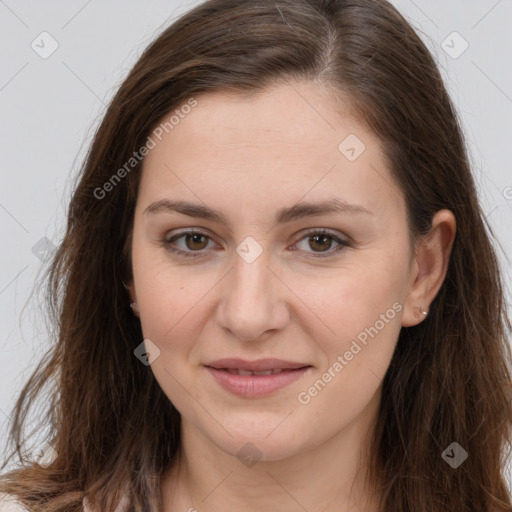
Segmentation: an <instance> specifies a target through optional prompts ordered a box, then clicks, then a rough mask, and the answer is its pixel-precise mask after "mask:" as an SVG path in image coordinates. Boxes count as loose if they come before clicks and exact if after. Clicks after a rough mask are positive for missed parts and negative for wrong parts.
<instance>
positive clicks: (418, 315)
mask: <svg viewBox="0 0 512 512" xmlns="http://www.w3.org/2000/svg"><path fill="white" fill-rule="evenodd" d="M415 310H416V312H415V313H414V318H419V317H420V316H421V315H420V313H421V314H422V315H423V316H427V315H428V311H427V310H426V309H423V307H422V306H416V307H415Z"/></svg>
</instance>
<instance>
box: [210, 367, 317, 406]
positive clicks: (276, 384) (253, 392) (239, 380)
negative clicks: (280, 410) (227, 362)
mask: <svg viewBox="0 0 512 512" xmlns="http://www.w3.org/2000/svg"><path fill="white" fill-rule="evenodd" d="M310 368H311V366H307V367H305V368H298V369H296V370H283V371H282V372H281V373H275V374H273V375H235V374H234V373H229V372H227V371H225V370H217V369H216V368H212V367H210V366H207V367H206V369H207V370H208V371H209V372H210V373H211V374H212V375H213V377H214V379H215V380H216V381H217V382H218V383H219V384H220V385H221V386H222V387H223V388H224V389H225V390H226V391H229V392H230V393H232V394H233V395H237V396H240V397H242V398H259V397H262V396H267V395H270V394H272V393H274V392H276V391H278V390H280V389H283V388H284V387H286V386H289V385H290V384H292V383H293V382H295V381H296V380H298V379H300V378H301V377H302V376H303V375H304V374H305V373H306V372H307V371H308V370H309V369H310Z"/></svg>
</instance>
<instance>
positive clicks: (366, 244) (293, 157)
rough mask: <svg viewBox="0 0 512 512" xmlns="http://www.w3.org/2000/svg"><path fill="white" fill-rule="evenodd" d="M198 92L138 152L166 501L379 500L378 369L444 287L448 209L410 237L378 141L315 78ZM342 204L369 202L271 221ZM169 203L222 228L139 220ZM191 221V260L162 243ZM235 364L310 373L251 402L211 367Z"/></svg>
mask: <svg viewBox="0 0 512 512" xmlns="http://www.w3.org/2000/svg"><path fill="white" fill-rule="evenodd" d="M197 100H198V106H197V107H196V108H195V109H193V110H192V112H191V113H190V114H189V115H187V116H186V117H185V118H184V119H182V120H181V121H180V123H179V125H178V126H176V127H175V128H174V129H173V130H172V131H170V132H169V133H168V134H166V135H165V136H164V137H163V139H162V141H161V142H159V143H158V145H157V146H156V147H155V148H154V149H153V150H151V151H150V153H149V154H148V156H147V157H146V159H145V163H144V170H143V173H142V177H141V183H140V188H139V193H138V201H137V206H136V211H135V222H134V232H133V242H132V260H133V280H132V281H131V282H130V284H129V288H130V294H131V298H132V301H134V302H137V304H138V306H137V307H136V308H135V309H134V313H135V314H136V315H137V316H139V317H140V321H141V324H142V329H143V333H144V337H145V339H148V338H149V339H150V340H151V341H152V342H153V343H155V344H156V345H157V346H158V348H159V350H160V355H159V357H157V358H156V360H155V361H154V362H153V363H152V364H151V366H150V368H151V371H152V372H153V373H154V376H155V378H156V379H157V381H158V383H159V384H160V386H161V387H162V389H163V391H164V392H165V394H166V396H168V397H169V400H171V401H172V403H173V404H174V405H175V407H176V408H177V409H178V411H179V412H180V413H181V417H182V439H181V447H180V456H179V457H178V458H177V460H176V461H175V463H174V464H173V465H172V467H170V468H169V470H168V472H167V473H166V474H165V476H164V478H163V482H162V497H163V500H164V510H165V512H174V511H187V510H190V511H192V510H194V508H193V507H195V508H196V509H197V510H199V511H201V512H210V511H218V510H244V511H249V512H250V511H257V510H258V511H260V510H280V511H282V512H292V511H294V512H295V511H298V510H303V509H306V510H308V511H310V512H313V511H318V512H320V511H334V510H336V511H338V512H339V511H362V510H364V511H366V512H372V511H377V510H378V507H377V496H378V495H377V494H369V491H371V490H372V488H371V487H367V488H365V486H364V484H365V479H364V471H365V469H366V467H367V464H368V453H367V447H368V438H369V435H370V434H371V432H372V430H373V427H374V424H375V421H376V417H377V411H378V407H379V403H380V399H381V388H382V378H383V377H384V375H385V373H386V370H387V368H388V366H389V363H390V361H391V357H392V355H393V351H394V348H395V345H396V342H397V338H398V335H399V332H400V329H401V328H402V327H407V326H412V325H415V324H417V323H419V322H421V321H423V320H424V318H425V317H424V316H423V315H420V317H419V318H416V317H415V315H414V314H415V312H416V310H417V308H418V306H420V307H423V308H424V309H426V310H428V309H429V305H430V303H431V302H432V301H433V300H434V298H435V296H436V294H437V292H438V291H439V288H440V287H441V285H442V282H443V280H444V277H445V274H446V269H447V264H448V259H449V254H450V251H451V247H452V244H453V239H454V236H455V229H456V226H455V219H454V216H453V214H452V213H451V212H450V211H447V210H442V211H440V212H438V213H437V214H436V216H435V218H434V221H433V226H432V230H431V232H430V233H429V235H428V236H427V237H425V239H421V240H419V241H417V243H416V246H414V245H413V244H412V243H411V240H410V238H409V232H408V228H407V216H406V207H405V201H404V197H403V194H402V192H401V190H400V189H399V188H398V187H397V186H396V184H395V182H394V181H393V179H392V177H391V174H390V172H389V169H387V167H386V160H385V157H384V155H383V153H382V151H381V149H380V147H379V141H378V140H377V139H376V138H375V137H374V136H373V135H372V134H371V133H370V132H369V131H368V129H366V128H365V127H364V126H363V125H362V124H361V123H360V122H359V121H358V120H357V119H356V118H355V117H354V116H353V115H352V114H351V111H350V109H349V104H348V102H346V103H344V104H341V105H340V102H337V103H336V102H335V100H334V98H333V95H332V94H330V92H329V90H328V89H327V88H326V86H324V85H322V84H319V83H314V82H293V84H286V83H282V84H279V85H274V86H273V87H272V88H269V89H267V90H265V91H264V93H263V94H259V95H255V96H243V95H238V94H233V93H231V94H228V93H220V92H215V93H208V94H205V95H202V96H199V97H197ZM349 134H356V135H357V137H358V138H359V139H360V140H361V141H363V143H364V144H365V146H366V149H365V151H364V152H363V153H362V154H361V155H360V156H359V157H358V158H357V159H356V160H355V161H349V160H348V159H347V158H346V157H345V155H344V154H342V153H341V152H340V151H339V149H338V146H339V144H340V143H341V142H342V141H343V140H344V139H345V138H346V137H347V136H348V135H349ZM334 197H336V198H340V199H343V200H344V201H346V202H349V203H353V204H358V205H361V206H363V207H364V208H366V209H367V210H369V211H370V212H371V213H347V212H344V213H329V214H325V215H321V216H315V217H309V218H302V219H298V220H294V221H292V222H289V223H286V224H276V223H275V222H274V216H275V213H276V212H277V210H279V209H280V208H284V207H290V206H293V205H295V204H297V203H298V202H299V201H300V202H301V203H303V202H308V203H309V202H312V203H315V202H320V201H323V200H327V199H331V198H334ZM161 199H170V200H186V201H190V202H193V203H197V204H200V205H207V206H209V207H210V208H213V209H216V210H219V211H221V212H222V213H223V214H224V215H225V217H226V218H227V220H228V223H229V224H228V226H225V225H223V224H221V223H219V222H216V221H212V220H205V219H201V218H193V217H189V216H187V215H183V214H179V213H173V212H170V211H160V212H158V213H151V214H149V213H144V211H145V210H146V208H147V207H148V206H149V205H150V204H152V203H153V202H155V201H158V200H161ZM312 228H318V229H320V228H325V229H328V230H329V231H331V232H332V233H333V234H334V236H339V237H340V238H341V239H345V240H347V241H348V242H349V245H348V246H346V247H344V248H343V247H342V248H341V251H338V252H337V251H336V249H337V248H339V247H341V246H340V244H339V243H337V242H336V241H335V240H334V239H332V238H327V240H325V239H322V238H321V237H320V240H319V241H317V242H316V243H315V241H314V240H311V239H310V238H309V237H311V236H313V235H314V234H315V233H314V229H313V232H311V233H308V232H307V231H306V230H310V229H312ZM187 229H188V230H190V229H197V230H199V231H201V232H202V233H204V234H206V236H207V237H206V238H201V237H199V239H197V240H196V241H194V239H191V238H189V239H188V244H187V238H186V237H182V238H180V239H178V240H175V241H174V242H173V243H172V246H173V247H175V248H178V249H181V250H183V251H188V252H194V251H195V253H196V254H199V257H197V258H187V257H184V256H179V255H176V254H173V253H171V252H169V250H168V249H167V248H166V246H165V245H164V243H163V242H162V240H163V239H165V238H167V239H169V238H171V236H172V235H176V234H179V233H181V232H182V231H185V230H187ZM248 236H251V237H253V238H254V239H255V240H256V241H257V242H258V244H259V245H260V246H261V248H262V250H263V252H262V253H261V255H260V256H259V257H258V258H256V259H255V261H253V262H252V263H247V262H246V261H245V260H244V259H243V258H242V257H241V256H240V255H239V254H237V252H236V248H237V247H238V246H239V245H240V244H241V243H242V241H244V239H245V238H246V237H248ZM293 248H295V250H293ZM315 254H320V255H322V254H328V256H325V257H323V258H321V257H315ZM395 303H398V304H399V305H400V306H401V311H399V312H396V311H395V313H396V315H395V316H394V318H393V319H391V320H389V319H388V322H386V323H385V326H384V328H382V329H380V330H379V332H378V334H377V335H376V336H375V337H374V338H369V341H368V343H367V345H366V346H364V347H363V348H362V350H361V351H360V352H358V353H357V355H355V356H354V357H353V359H352V360H351V361H349V362H348V364H347V365H346V366H344V368H343V370H342V371H341V372H339V373H337V374H336V376H335V377H334V378H332V379H331V381H330V382H329V383H328V384H327V385H326V386H325V388H324V389H322V391H321V392H319V393H317V395H316V396H314V397H312V398H311V400H310V401H309V403H307V404H303V403H300V402H299V400H298V398H297V397H298V394H299V393H300V392H303V391H307V390H308V389H309V388H310V387H311V386H312V385H313V384H314V382H315V381H317V380H318V379H321V378H322V375H323V374H324V372H326V371H327V370H328V368H329V367H332V365H333V363H334V362H335V361H336V360H337V357H338V356H339V355H343V354H344V353H345V352H346V351H347V350H349V348H350V346H351V343H352V342H353V340H355V339H356V337H357V335H358V334H359V333H361V332H362V331H364V329H365V328H368V327H370V326H374V325H375V323H376V321H377V320H379V318H381V317H380V315H381V314H385V313H386V311H388V310H389V309H390V308H392V306H393V304H395ZM224 357H240V358H243V359H247V360H255V359H259V358H266V357H273V358H279V359H284V360H291V361H295V362H302V363H304V364H309V365H311V366H312V368H310V369H309V370H308V372H307V373H306V374H304V375H303V376H302V377H301V378H300V379H299V380H298V381H296V382H295V383H293V384H291V385H289V386H288V387H286V388H285V389H282V390H280V391H278V392H276V393H273V394H272V395H270V396H266V397H263V398H242V397H237V396H234V395H231V394H230V393H228V392H227V391H225V390H224V389H223V388H221V387H220V386H219V385H218V384H217V383H216V381H215V380H214V379H213V378H212V376H211V375H210V373H209V372H208V371H207V370H206V369H205V368H204V366H203V365H204V364H206V363H208V362H211V361H213V360H215V359H220V358H224ZM248 442H250V443H252V444H253V445H255V446H256V447H257V450H258V453H259V455H260V456H261V459H260V460H259V461H258V462H257V463H256V464H255V465H253V466H251V467H248V466H247V465H245V464H244V463H243V462H242V461H241V460H240V459H239V458H238V457H237V452H238V451H239V450H240V449H241V448H242V447H243V446H244V445H245V444H246V443H248ZM335 454H337V455H335Z"/></svg>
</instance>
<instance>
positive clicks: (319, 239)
mask: <svg viewBox="0 0 512 512" xmlns="http://www.w3.org/2000/svg"><path fill="white" fill-rule="evenodd" d="M301 243H302V244H303V246H302V247H299V249H300V250H301V251H303V252H306V253H309V254H310V255H312V256H313V257H318V258H323V257H329V256H334V255H335V254H337V253H339V252H340V251H342V250H343V249H345V248H346V247H349V246H350V244H349V242H348V241H346V240H343V239H342V238H340V237H339V236H337V235H336V234H334V233H331V232H330V231H326V230H324V229H317V230H315V231H310V232H309V233H306V236H305V237H303V238H301V239H300V240H299V242H297V244H296V245H297V246H299V245H300V244H301ZM333 243H335V244H337V247H335V248H334V249H333V250H329V249H331V248H332V246H333ZM324 253H325V254H324Z"/></svg>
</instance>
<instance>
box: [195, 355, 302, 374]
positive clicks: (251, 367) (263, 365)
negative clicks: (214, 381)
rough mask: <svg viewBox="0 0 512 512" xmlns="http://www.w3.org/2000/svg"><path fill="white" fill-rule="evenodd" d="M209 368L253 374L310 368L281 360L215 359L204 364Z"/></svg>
mask: <svg viewBox="0 0 512 512" xmlns="http://www.w3.org/2000/svg"><path fill="white" fill-rule="evenodd" d="M205 366H209V367H210V368H216V369H217V370H224V369H230V370H247V371H254V372H264V371H267V370H278V369H282V370H294V369H297V368H304V367H306V366H311V365H309V364H305V363H296V362H293V361H283V360H282V359H257V360H256V361H247V360H245V359H235V358H226V359H217V360H216V361H212V362H210V363H207V364H205Z"/></svg>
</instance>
